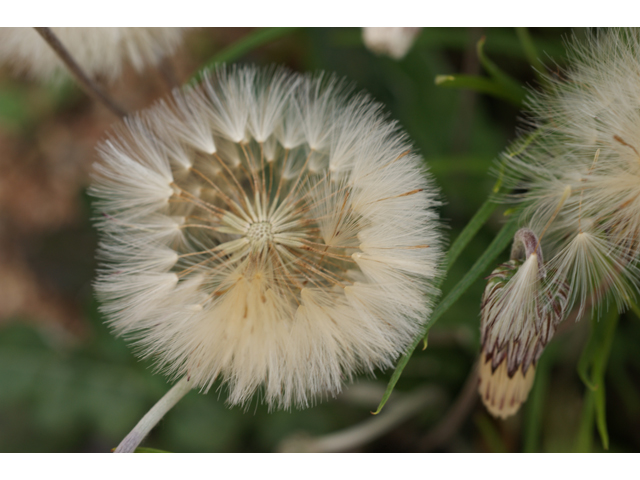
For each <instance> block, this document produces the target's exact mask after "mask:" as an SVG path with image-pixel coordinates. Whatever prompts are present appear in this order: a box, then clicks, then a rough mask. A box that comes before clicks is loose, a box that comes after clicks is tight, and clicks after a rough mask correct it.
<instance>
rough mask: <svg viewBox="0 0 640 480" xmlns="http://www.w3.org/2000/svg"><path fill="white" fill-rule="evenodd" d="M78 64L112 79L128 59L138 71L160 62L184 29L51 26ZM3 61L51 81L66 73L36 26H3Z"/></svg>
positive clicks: (0, 31)
mask: <svg viewBox="0 0 640 480" xmlns="http://www.w3.org/2000/svg"><path fill="white" fill-rule="evenodd" d="M51 30H52V31H53V33H54V34H55V35H56V36H57V37H58V39H59V40H60V42H61V43H62V44H63V45H64V46H65V48H66V49H67V50H68V51H69V53H70V54H71V55H72V56H73V58H74V59H75V60H76V61H77V62H78V64H79V65H80V66H81V67H82V68H83V69H84V70H85V71H86V72H87V73H88V74H89V75H91V76H94V75H100V76H102V77H104V78H106V79H108V80H113V79H115V78H117V77H118V76H119V75H120V72H121V71H122V67H123V65H124V63H125V62H127V63H130V64H131V65H132V66H133V67H134V68H135V69H136V70H137V71H142V69H143V68H144V67H146V66H148V65H155V64H157V63H158V62H159V61H160V60H161V59H162V57H164V56H165V55H168V54H170V53H172V52H173V51H174V50H175V49H176V47H177V46H178V45H179V44H180V42H181V41H182V35H183V32H184V29H183V28H147V27H145V28H123V27H115V28H84V27H83V28H66V27H65V28H63V27H52V28H51ZM0 63H8V64H11V65H12V66H13V67H14V69H15V70H16V71H18V72H20V73H26V74H27V75H29V76H30V77H32V78H35V79H39V80H49V79H51V78H52V77H53V78H55V77H60V76H61V75H64V74H65V73H66V70H65V67H64V65H63V64H62V62H61V61H60V59H59V58H58V56H57V55H56V54H55V52H54V51H53V50H52V49H51V47H50V46H49V45H48V44H47V43H46V42H45V41H44V40H43V39H42V37H41V36H40V35H39V34H38V33H37V32H36V31H35V30H34V29H33V28H13V27H11V28H1V29H0Z"/></svg>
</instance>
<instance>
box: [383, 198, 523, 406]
mask: <svg viewBox="0 0 640 480" xmlns="http://www.w3.org/2000/svg"><path fill="white" fill-rule="evenodd" d="M481 208H482V207H481ZM517 225H518V223H517V217H516V216H514V217H512V218H510V219H509V221H508V222H507V223H506V224H505V225H504V226H503V227H502V229H501V230H500V232H499V233H498V235H496V237H495V238H494V239H493V241H492V242H491V244H490V245H489V247H487V249H486V250H485V251H484V253H483V254H482V255H481V256H480V258H479V259H478V260H477V261H476V263H474V264H473V266H472V267H471V269H470V270H469V271H468V272H467V274H466V275H465V276H464V277H463V278H462V280H460V281H459V282H458V284H457V285H456V286H455V287H454V288H453V290H452V291H451V292H449V294H448V295H447V296H446V297H445V298H444V299H443V300H442V301H441V302H440V303H439V304H438V306H437V307H436V308H435V309H434V310H433V313H432V314H431V317H430V318H429V320H428V321H427V323H425V325H424V326H423V328H422V330H423V332H422V333H421V334H420V335H417V336H416V338H415V340H414V341H413V343H412V344H411V346H410V347H409V348H408V349H407V351H406V352H405V354H404V355H403V356H402V357H401V358H400V360H399V361H398V366H397V367H396V370H395V371H394V372H393V375H391V379H390V380H389V384H388V385H387V389H386V390H385V392H384V395H383V396H382V400H381V401H380V405H378V409H377V410H376V411H375V412H373V413H374V415H377V414H378V413H380V411H381V410H382V408H383V407H384V405H385V403H387V400H388V399H389V397H390V396H391V393H392V392H393V389H394V387H395V386H396V383H398V380H399V379H400V376H401V375H402V371H403V370H404V367H405V366H406V365H407V363H408V362H409V359H410V358H411V355H412V354H413V351H414V350H415V349H416V347H417V346H418V344H419V343H420V341H421V340H422V339H423V338H424V341H425V348H426V342H427V341H426V338H427V334H428V333H429V329H430V328H431V327H432V326H433V325H434V324H435V323H436V321H437V320H438V319H439V318H440V317H441V316H442V315H443V314H444V313H445V312H446V311H447V310H449V308H450V307H451V306H452V305H453V304H454V303H455V302H456V301H457V300H458V298H460V296H461V295H462V294H463V293H464V292H466V291H467V289H468V288H469V287H470V286H471V285H472V284H473V282H474V281H476V279H477V278H478V277H479V276H480V275H481V274H482V273H483V272H484V271H485V270H486V269H487V267H488V266H489V265H490V264H491V263H492V262H493V261H494V260H495V259H496V257H497V256H498V255H500V253H501V252H502V251H503V250H504V249H505V247H506V246H507V245H508V244H509V243H510V242H511V240H512V239H513V235H514V234H515V233H516V230H517ZM463 233H464V232H463ZM461 235H462V234H461Z"/></svg>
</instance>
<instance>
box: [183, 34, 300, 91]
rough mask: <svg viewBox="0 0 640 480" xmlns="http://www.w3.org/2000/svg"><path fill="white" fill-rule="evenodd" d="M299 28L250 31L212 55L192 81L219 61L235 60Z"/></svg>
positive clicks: (194, 81)
mask: <svg viewBox="0 0 640 480" xmlns="http://www.w3.org/2000/svg"><path fill="white" fill-rule="evenodd" d="M299 28H300V27H269V28H259V29H256V30H254V31H252V32H251V33H249V34H248V35H247V36H245V37H243V38H241V39H240V40H238V41H237V42H236V43H234V44H232V45H229V46H228V47H227V48H224V49H223V50H221V51H220V52H218V53H217V54H215V55H214V56H213V57H211V58H210V59H209V61H208V62H207V63H206V64H205V65H204V67H202V68H200V69H199V70H198V71H197V72H196V73H195V74H194V75H193V76H192V77H191V80H190V82H191V83H197V82H199V81H200V80H201V79H202V73H203V72H204V71H205V70H206V69H210V68H213V67H215V66H216V65H217V64H219V63H231V62H235V61H236V60H238V59H239V58H240V57H242V56H243V55H246V54H247V53H249V52H250V51H251V50H254V49H255V48H258V47H261V46H263V45H266V44H267V43H270V42H272V41H274V40H277V39H278V38H281V37H284V36H286V35H290V34H291V33H293V32H294V31H296V30H298V29H299Z"/></svg>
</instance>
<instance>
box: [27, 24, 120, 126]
mask: <svg viewBox="0 0 640 480" xmlns="http://www.w3.org/2000/svg"><path fill="white" fill-rule="evenodd" d="M34 28H35V30H36V32H38V33H39V34H40V36H41V37H42V38H43V39H44V40H45V42H47V43H48V44H49V46H50V47H51V48H52V49H53V51H54V52H56V55H58V57H60V60H62V61H63V62H64V64H65V65H66V66H67V68H68V69H69V71H70V72H71V74H72V75H73V76H74V78H75V79H76V80H77V82H78V83H79V84H80V86H81V87H82V89H83V90H84V91H85V92H86V93H87V94H88V95H89V96H90V97H92V98H93V99H95V100H97V101H98V102H100V103H102V104H103V105H104V106H105V107H107V108H108V109H109V111H110V112H111V113H113V114H114V115H116V116H117V117H124V116H126V115H127V112H126V111H125V110H124V109H123V108H121V107H120V106H119V105H118V104H117V103H116V102H115V101H114V100H113V99H112V98H111V97H110V96H109V95H107V93H106V92H105V91H104V90H102V89H101V88H100V87H99V86H98V85H97V84H96V83H95V82H94V81H93V80H92V79H91V78H89V76H88V75H87V74H86V73H85V72H84V70H83V69H82V67H80V65H78V63H77V62H76V61H75V59H74V58H73V57H72V56H71V54H70V53H69V51H68V50H67V49H66V48H65V46H64V45H63V44H62V42H60V39H59V38H58V37H57V36H56V34H55V33H53V31H52V30H51V29H50V28H49V27H34Z"/></svg>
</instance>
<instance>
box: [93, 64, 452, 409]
mask: <svg viewBox="0 0 640 480" xmlns="http://www.w3.org/2000/svg"><path fill="white" fill-rule="evenodd" d="M380 111H381V107H380V106H379V105H378V104H376V103H374V102H372V101H371V100H370V99H369V97H367V96H366V95H359V96H355V97H349V96H348V95H346V94H345V87H344V84H343V83H342V82H339V81H337V80H335V79H334V78H327V77H325V76H322V75H320V76H302V75H297V74H292V73H289V72H288V71H286V70H283V69H269V70H261V69H256V68H229V69H226V68H221V69H219V70H216V71H214V72H212V73H210V74H207V75H206V76H205V79H204V82H203V84H202V85H201V86H198V87H195V88H194V89H191V90H184V91H181V92H176V93H174V95H173V97H172V98H170V99H168V100H166V101H164V102H161V103H159V104H157V105H156V106H154V107H151V108H150V109H148V110H146V111H144V112H142V113H141V114H139V115H138V116H136V117H134V118H133V119H130V120H129V121H128V122H127V123H126V124H125V125H124V126H122V127H121V128H120V129H119V130H117V131H116V132H115V133H114V135H113V138H111V139H110V140H108V141H106V142H105V143H103V144H102V146H101V147H100V148H99V152H100V155H101V157H102V160H101V161H100V162H99V163H98V164H97V166H96V173H95V180H94V183H93V185H92V187H91V193H92V195H94V196H95V197H96V198H97V200H96V206H97V207H98V209H99V210H100V211H101V214H102V215H101V217H100V219H99V221H98V226H99V229H100V230H101V233H102V243H101V248H100V256H101V258H102V260H103V267H102V271H101V272H100V275H99V278H98V280H97V283H96V289H97V291H98V294H99V296H100V297H101V299H102V302H103V307H102V308H103V311H104V313H105V314H106V315H107V317H108V319H109V322H110V324H111V325H112V327H113V328H114V330H115V331H116V332H118V333H126V334H129V335H131V336H132V337H133V338H134V339H135V340H136V345H137V346H138V349H139V352H140V354H141V355H142V356H145V357H153V358H154V359H156V361H157V365H158V367H159V368H161V369H162V370H163V371H164V372H166V373H167V374H169V375H171V376H173V377H179V376H184V375H186V376H188V377H190V378H191V381H193V382H194V384H195V385H197V386H199V387H200V388H201V389H203V390H205V391H206V390H208V389H209V388H210V387H211V386H212V385H213V383H214V382H215V381H216V380H218V379H220V380H222V382H224V383H226V385H227V387H228V389H229V403H230V404H245V405H246V404H247V402H249V401H250V399H251V398H252V396H253V395H254V393H256V391H258V390H259V391H260V392H261V396H262V399H263V400H264V402H266V403H267V404H268V405H269V406H270V407H273V408H289V407H291V406H293V405H295V406H298V407H305V406H307V405H309V404H310V403H313V402H314V401H315V399H316V398H318V397H321V396H324V395H327V394H330V395H335V394H336V393H337V392H338V391H340V389H341V385H342V383H343V382H344V381H345V380H349V379H351V378H352V377H353V375H355V374H357V373H359V372H372V371H373V369H374V368H376V367H388V366H390V365H392V363H393V361H394V360H395V359H396V358H397V357H398V356H399V355H400V354H401V353H403V352H404V350H405V349H406V347H407V345H408V344H409V343H411V341H412V338H413V337H414V336H415V335H416V334H417V332H418V330H419V328H420V325H421V324H423V323H424V322H425V321H426V319H427V318H428V316H429V314H430V312H431V306H432V304H431V300H432V298H433V296H434V295H435V294H436V293H437V292H436V289H435V287H434V281H435V279H436V278H437V277H438V276H439V275H440V268H439V265H440V262H441V260H442V239H441V233H440V230H439V221H438V219H437V215H436V213H435V210H434V207H436V206H437V205H439V202H438V200H437V190H436V189H435V187H434V185H433V184H432V182H431V180H430V179H429V177H428V175H427V173H426V171H425V167H424V162H423V160H422V158H421V157H419V156H417V155H415V154H414V153H411V145H410V144H409V143H408V142H407V140H406V137H405V136H404V134H403V133H402V132H401V131H399V130H398V128H397V127H396V125H395V124H394V123H392V122H389V121H388V120H386V119H385V117H384V116H383V115H382V114H381V113H380ZM165 122H168V123H165ZM206 145H213V146H215V148H203V147H205V146H206Z"/></svg>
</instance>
